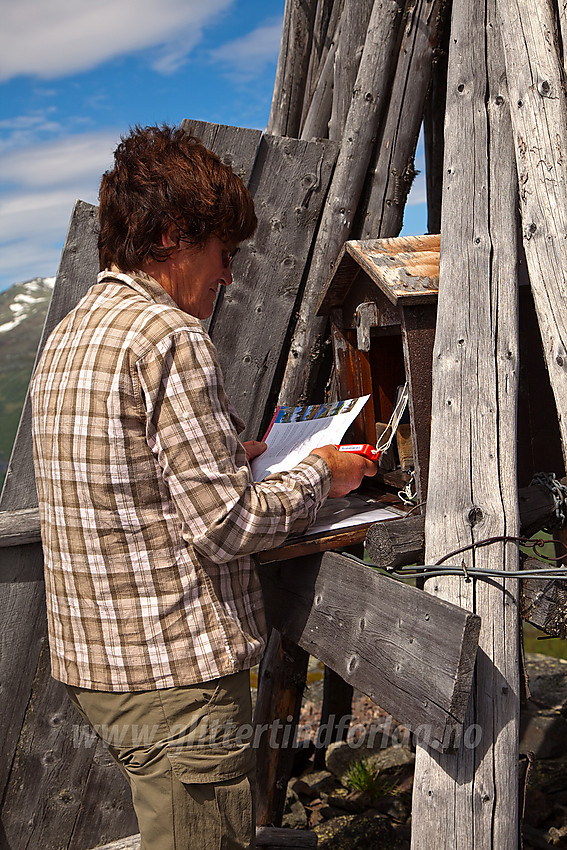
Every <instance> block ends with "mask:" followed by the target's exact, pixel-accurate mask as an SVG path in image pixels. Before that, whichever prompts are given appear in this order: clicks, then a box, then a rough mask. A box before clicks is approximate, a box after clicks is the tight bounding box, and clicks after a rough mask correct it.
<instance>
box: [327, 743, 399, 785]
mask: <svg viewBox="0 0 567 850" xmlns="http://www.w3.org/2000/svg"><path fill="white" fill-rule="evenodd" d="M360 759H368V761H369V762H370V763H371V764H372V765H373V766H374V767H375V768H377V769H378V770H380V771H384V770H389V769H391V768H393V767H401V766H402V765H407V764H413V762H414V760H415V756H414V754H413V753H412V752H411V750H409V749H408V748H407V747H403V746H401V745H400V744H396V745H394V746H390V747H387V748H386V749H378V750H375V749H374V748H371V749H369V748H367V747H365V746H362V747H352V746H351V745H350V744H349V743H348V741H336V742H335V743H334V744H331V745H330V747H329V748H328V750H327V755H326V758H325V762H326V765H327V767H328V769H329V770H330V771H331V772H332V773H333V774H334V775H335V776H336V777H338V778H339V779H340V780H341V781H344V776H345V773H346V772H347V770H348V768H349V765H350V764H352V763H353V762H355V761H359V760H360Z"/></svg>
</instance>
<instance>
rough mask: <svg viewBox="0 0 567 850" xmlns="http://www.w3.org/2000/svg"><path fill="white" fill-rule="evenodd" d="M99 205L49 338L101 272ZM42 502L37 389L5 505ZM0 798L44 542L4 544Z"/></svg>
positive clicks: (18, 723)
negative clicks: (35, 430)
mask: <svg viewBox="0 0 567 850" xmlns="http://www.w3.org/2000/svg"><path fill="white" fill-rule="evenodd" d="M96 240H97V235H96V208H95V207H93V206H91V205H90V204H85V203H83V202H81V201H79V202H78V203H77V204H76V205H75V209H74V211H73V216H72V218H71V223H70V225H69V231H68V233H67V239H66V242H65V248H64V251H63V256H62V258H61V263H60V265H59V270H58V272H57V281H56V284H55V289H54V291H53V296H52V298H51V303H50V306H49V310H48V313H47V318H46V321H45V325H44V329H43V335H42V340H41V342H40V346H39V350H40V351H41V349H42V346H43V344H44V343H45V340H46V339H47V336H48V335H49V334H50V333H51V331H52V330H53V328H54V327H55V325H56V324H57V322H59V321H60V320H61V319H62V318H63V316H64V315H65V314H66V313H67V312H68V310H69V309H70V307H71V306H72V305H73V304H75V303H76V301H77V300H78V298H79V297H80V296H82V295H83V294H84V293H85V292H86V290H87V288H88V286H89V285H90V283H91V281H92V278H91V277H90V276H89V275H88V274H85V270H86V269H89V268H93V270H94V273H95V274H96V272H97V270H98V253H97V244H96ZM35 505H37V496H36V489H35V478H34V471H33V458H32V447H31V403H30V399H29V394H28V396H27V397H26V401H25V403H24V409H23V412H22V416H21V419H20V424H19V427H18V433H17V435H16V439H15V441H14V447H13V449H12V454H11V457H10V465H9V469H8V474H7V476H6V481H5V483H4V489H3V491H2V497H1V498H0V510H4V511H6V510H10V511H14V510H26V509H29V508H33V507H35ZM0 577H1V579H2V581H1V582H0V641H1V645H2V652H1V653H0V685H1V687H0V799H1V798H2V796H3V794H4V790H5V787H6V785H7V783H8V778H9V775H10V770H11V767H12V762H13V759H14V754H15V752H16V746H17V743H18V738H19V735H20V731H21V728H22V724H23V722H24V716H25V713H26V710H27V709H28V704H29V701H30V693H31V689H32V683H33V680H34V676H35V673H36V668H37V664H38V659H39V653H40V650H41V646H42V641H43V640H44V637H45V630H46V621H45V620H46V618H45V587H44V584H43V557H42V551H41V546H40V545H39V544H35V545H31V546H30V545H26V546H12V547H10V548H4V549H0Z"/></svg>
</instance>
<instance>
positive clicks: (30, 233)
mask: <svg viewBox="0 0 567 850" xmlns="http://www.w3.org/2000/svg"><path fill="white" fill-rule="evenodd" d="M117 141H118V133H116V132H113V131H104V132H98V133H85V134H81V135H77V136H67V137H65V138H63V139H61V140H60V141H58V142H49V143H48V144H44V145H34V146H30V147H27V148H24V149H22V150H13V151H11V152H10V153H8V154H7V155H5V156H4V157H3V158H2V160H0V180H1V181H3V182H4V184H5V186H8V187H9V188H8V189H7V190H6V191H4V192H3V195H2V198H1V201H0V234H2V241H1V242H0V289H2V288H3V285H4V286H5V285H9V284H10V283H15V282H17V281H20V280H26V279H28V278H33V277H45V276H47V275H52V274H54V273H55V271H56V270H57V266H58V264H59V258H60V253H61V246H62V243H63V241H64V239H65V234H66V232H67V228H68V225H69V220H70V217H71V212H72V210H73V205H74V203H75V200H76V199H77V198H80V199H81V200H83V201H87V202H89V203H92V204H96V203H97V195H98V187H99V184H100V177H101V174H102V172H103V171H105V170H106V169H107V168H109V167H110V166H111V165H112V152H113V150H114V148H115V147H116V143H117Z"/></svg>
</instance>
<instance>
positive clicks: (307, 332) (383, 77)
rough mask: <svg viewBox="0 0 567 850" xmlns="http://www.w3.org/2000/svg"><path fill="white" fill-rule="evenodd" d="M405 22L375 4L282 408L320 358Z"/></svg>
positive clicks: (381, 0)
mask: <svg viewBox="0 0 567 850" xmlns="http://www.w3.org/2000/svg"><path fill="white" fill-rule="evenodd" d="M400 17H401V16H400V4H399V3H398V2H396V0H374V6H373V9H372V15H371V17H370V23H369V26H368V32H367V36H366V42H365V45H364V50H363V53H362V58H361V60H360V67H359V71H358V76H357V79H356V84H355V88H354V93H353V99H352V102H351V107H350V110H349V113H348V117H347V121H346V124H345V132H344V135H343V142H342V145H341V150H340V153H339V158H338V161H337V165H336V168H335V173H334V176H333V180H332V182H331V186H330V188H329V194H328V196H327V201H326V203H325V207H324V211H323V216H322V221H321V224H320V227H319V231H318V234H317V241H316V244H315V249H314V254H313V260H312V262H311V267H310V271H309V277H308V280H307V284H306V287H305V291H304V293H303V298H302V302H301V306H300V309H299V316H298V320H297V324H296V327H295V332H294V336H293V340H292V344H291V350H290V354H289V357H288V361H287V367H286V370H285V374H284V378H283V381H282V386H281V390H280V395H279V403H280V404H293V403H295V402H297V401H298V400H299V399H300V398H302V397H303V394H304V392H305V390H306V388H307V387H308V386H309V383H310V378H311V376H312V372H313V368H312V367H313V365H315V368H316V366H317V358H316V356H315V352H316V350H317V347H318V342H320V338H321V336H322V334H323V332H324V329H325V326H326V319H325V318H315V309H316V306H317V302H318V300H319V297H320V294H321V292H322V290H323V287H324V285H325V284H326V283H327V280H328V278H329V275H330V272H331V268H332V266H333V264H334V262H335V260H336V259H337V257H338V255H339V251H340V249H341V247H342V244H343V242H344V241H345V240H346V239H348V238H349V235H350V230H351V227H352V222H353V219H354V215H355V213H356V208H357V206H358V201H359V198H360V194H361V192H362V186H363V184H364V179H365V177H366V171H367V168H368V163H369V161H370V156H371V152H372V141H373V139H374V138H375V134H376V133H377V131H378V126H379V124H380V119H381V116H382V113H383V109H384V106H385V103H386V101H387V93H388V90H389V83H390V76H391V70H392V67H393V64H394V58H395V57H394V47H395V44H396V39H397V33H398V26H399V23H400Z"/></svg>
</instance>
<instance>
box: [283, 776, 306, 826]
mask: <svg viewBox="0 0 567 850" xmlns="http://www.w3.org/2000/svg"><path fill="white" fill-rule="evenodd" d="M282 826H286V827H289V829H307V812H306V811H305V806H304V805H303V803H302V802H301V801H300V799H299V797H298V796H297V794H296V793H295V791H293V790H292V789H291V788H290V787H289V786H288V789H287V794H286V798H285V807H284V815H283V820H282Z"/></svg>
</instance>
